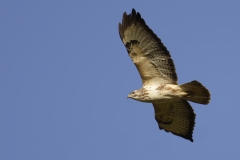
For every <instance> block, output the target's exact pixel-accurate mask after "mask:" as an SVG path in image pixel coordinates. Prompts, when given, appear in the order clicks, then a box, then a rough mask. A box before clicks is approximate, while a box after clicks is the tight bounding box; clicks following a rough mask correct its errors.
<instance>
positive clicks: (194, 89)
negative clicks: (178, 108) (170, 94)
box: [180, 81, 211, 104]
mask: <svg viewBox="0 0 240 160" xmlns="http://www.w3.org/2000/svg"><path fill="white" fill-rule="evenodd" d="M180 87H181V88H182V89H183V91H184V92H186V93H187V95H186V96H184V97H183V98H184V99H186V100H189V101H192V102H195V103H200V104H208V103H209V101H210V99H211V98H210V93H209V91H208V90H207V89H206V88H205V87H204V86H203V85H202V84H201V83H200V82H198V81H192V82H189V83H185V84H182V85H180Z"/></svg>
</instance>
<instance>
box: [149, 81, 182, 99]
mask: <svg viewBox="0 0 240 160" xmlns="http://www.w3.org/2000/svg"><path fill="white" fill-rule="evenodd" d="M181 91H182V89H181V88H180V87H179V86H178V85H173V84H163V85H160V86H157V87H151V88H149V89H148V93H149V94H148V96H149V98H150V99H151V101H152V102H158V103H165V102H169V101H174V100H178V99H180V98H181V96H180V93H181Z"/></svg>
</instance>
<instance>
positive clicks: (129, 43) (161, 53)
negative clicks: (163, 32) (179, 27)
mask: <svg viewBox="0 0 240 160" xmlns="http://www.w3.org/2000/svg"><path fill="white" fill-rule="evenodd" d="M118 30H119V35H120V38H121V39H122V41H123V43H124V45H125V47H126V48H127V51H128V54H129V56H130V57H131V59H132V61H133V63H134V64H135V65H136V67H137V69H138V71H139V74H140V76H141V78H142V82H143V85H147V84H150V83H154V84H163V83H172V84H177V74H176V72H175V66H174V63H173V60H172V59H171V56H170V53H169V52H168V50H167V48H166V47H165V46H164V45H163V44H162V42H161V40H160V39H159V38H158V37H157V36H156V35H155V34H154V33H153V31H152V30H151V29H150V28H149V27H148V26H147V25H146V23H145V21H144V19H142V18H141V15H140V13H139V12H138V13H136V11H135V10H134V9H132V14H129V15H127V14H126V12H125V13H124V14H123V19H122V24H121V23H119V26H118Z"/></svg>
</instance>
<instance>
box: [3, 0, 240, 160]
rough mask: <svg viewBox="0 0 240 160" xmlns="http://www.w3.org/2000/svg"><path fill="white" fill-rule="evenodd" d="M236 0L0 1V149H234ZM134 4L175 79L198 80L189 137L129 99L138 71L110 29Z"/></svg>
mask: <svg viewBox="0 0 240 160" xmlns="http://www.w3.org/2000/svg"><path fill="white" fill-rule="evenodd" d="M239 6H240V2H239V1H237V0H230V1H223V0H212V1H208V0H202V1H198V2H196V1H195V2H194V1H190V0H184V1H181V2H180V1H177V0H175V1H171V2H170V1H136V0H134V1H126V0H122V1H110V0H109V1H104V0H103V1H86V0H81V1H77V0H72V1H71V0H70V1H62V0H58V1H56V0H42V1H30V0H28V1H27V0H23V1H14V0H13V1H6V0H2V1H0V19H1V25H0V44H1V45H0V46H1V47H0V74H1V79H0V128H1V131H0V151H1V154H0V159H2V160H26V159H29V160H53V159H57V160H75V159H94V160H95V159H114V160H123V159H124V160H132V159H138V160H146V159H151V160H157V159H170V160H171V159H176V158H180V159H195V160H202V159H224V160H225V159H238V158H239V148H240V140H239V135H240V127H239V112H240V107H239V102H238V100H239V90H240V87H239V84H238V83H239V81H240V74H239V69H240V64H239V55H240V40H239V37H240V30H239V28H240V21H239V15H240V10H239ZM132 8H135V9H136V11H138V12H140V13H141V15H142V17H143V18H144V19H145V21H146V23H147V24H148V26H149V27H150V28H151V29H152V30H153V31H154V32H155V33H156V34H157V35H158V37H159V38H161V40H162V42H163V43H164V44H165V46H166V47H167V48H168V50H169V51H170V53H171V55H172V58H173V60H174V62H175V65H176V69H177V74H178V77H179V83H180V84H182V83H186V82H189V81H192V80H198V81H200V82H201V83H202V84H203V85H205V86H206V87H207V88H208V89H209V90H210V92H211V95H212V96H211V97H212V100H211V102H210V104H209V105H207V106H205V105H199V104H194V103H191V105H192V106H193V108H194V111H195V113H196V115H197V117H196V126H195V130H194V133H193V139H194V142H193V143H191V142H190V141H187V140H185V139H182V138H180V137H177V136H174V135H172V134H170V133H166V132H164V131H162V130H161V131H160V130H159V129H158V125H157V123H156V121H155V119H154V111H153V107H152V105H151V104H147V103H140V102H137V101H133V100H131V99H127V95H128V94H129V93H130V92H131V91H133V90H135V89H139V88H140V87H141V79H140V76H139V74H138V72H137V70H136V68H135V66H134V65H133V63H132V62H131V60H130V58H129V57H128V55H127V51H126V49H125V47H124V45H123V44H122V42H121V40H120V38H119V35H118V23H119V22H120V21H121V19H122V14H123V12H125V11H126V12H127V13H130V12H131V9H132Z"/></svg>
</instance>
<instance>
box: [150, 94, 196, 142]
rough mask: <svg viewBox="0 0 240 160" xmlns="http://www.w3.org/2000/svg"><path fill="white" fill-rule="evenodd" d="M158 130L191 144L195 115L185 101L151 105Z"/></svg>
mask: <svg viewBox="0 0 240 160" xmlns="http://www.w3.org/2000/svg"><path fill="white" fill-rule="evenodd" d="M153 106H154V110H155V119H156V121H157V122H158V126H159V128H160V129H161V130H162V129H164V130H165V131H166V132H171V133H172V134H175V135H177V136H180V137H183V138H185V139H188V140H190V141H192V142H193V139H192V133H193V128H194V124H195V113H194V111H193V109H192V107H191V105H190V104H189V103H188V101H186V100H183V99H182V100H178V101H174V102H172V103H153Z"/></svg>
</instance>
